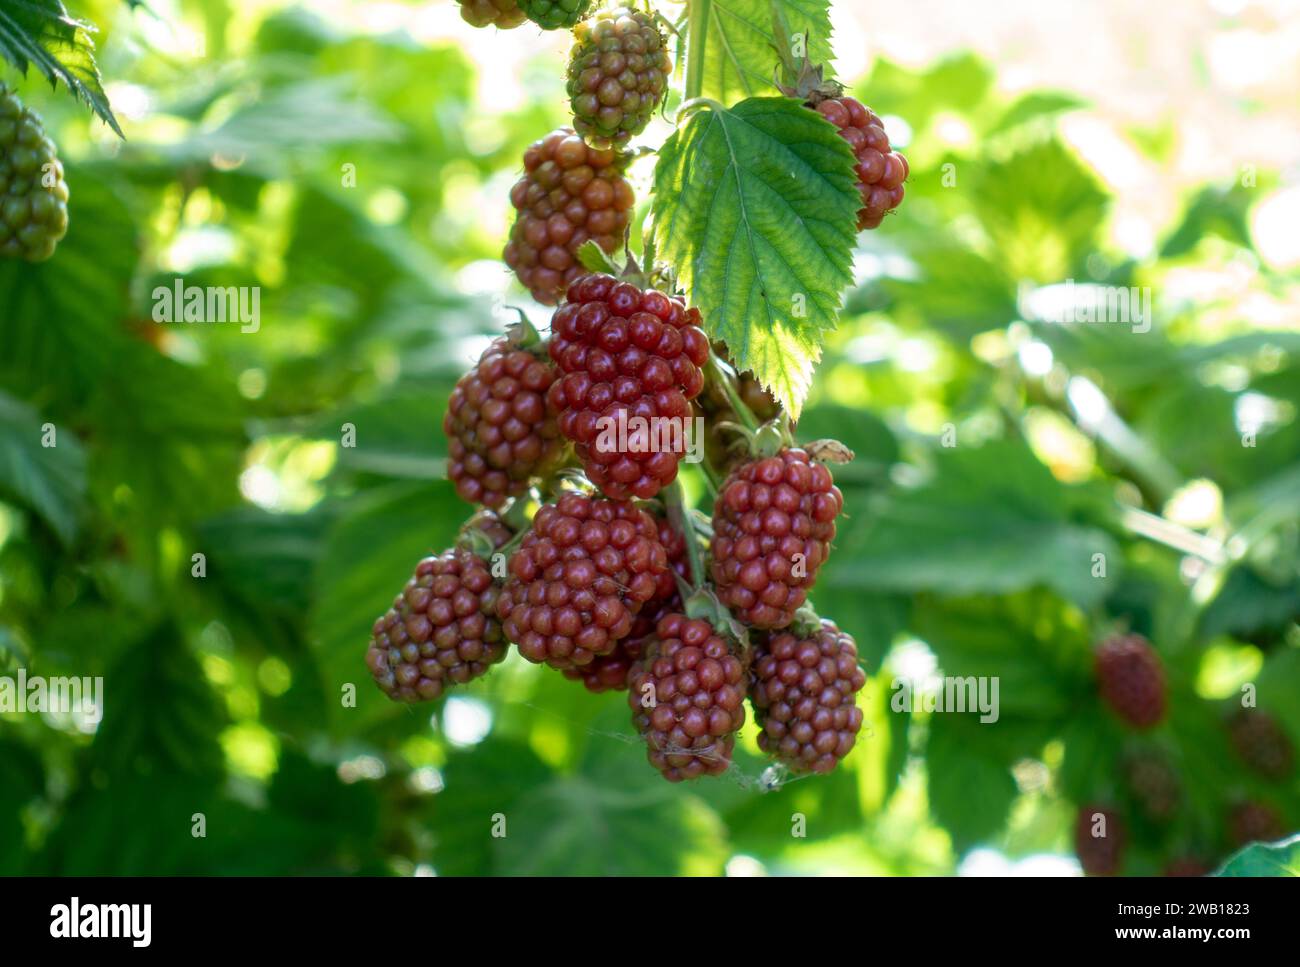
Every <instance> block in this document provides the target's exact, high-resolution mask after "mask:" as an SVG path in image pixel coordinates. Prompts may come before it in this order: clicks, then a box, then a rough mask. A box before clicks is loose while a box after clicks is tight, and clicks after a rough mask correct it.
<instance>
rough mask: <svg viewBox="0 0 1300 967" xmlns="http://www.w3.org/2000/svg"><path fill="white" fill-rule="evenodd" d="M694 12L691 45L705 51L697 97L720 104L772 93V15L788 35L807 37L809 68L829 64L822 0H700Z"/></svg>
mask: <svg viewBox="0 0 1300 967" xmlns="http://www.w3.org/2000/svg"><path fill="white" fill-rule="evenodd" d="M698 10H699V13H700V14H701V15H700V16H698V17H697V18H695V19H694V20H693V21H692V23H691V30H692V35H691V37H690V40H689V44H691V45H697V44H702V45H703V47H704V54H703V59H702V62H701V64H700V69H701V81H702V85H703V86H702V90H701V92H700V93H701V94H702V96H704V97H711V98H715V99H716V100H719V101H721V102H722V103H724V104H729V103H731V102H732V101H734V100H736V99H737V98H742V97H753V96H754V95H756V94H764V93H769V92H771V91H774V90H775V89H776V87H775V85H774V84H773V82H772V80H773V76H774V68H775V67H776V66H777V64H778V62H779V60H780V58H779V55H778V53H777V50H776V44H777V40H776V35H775V32H774V30H773V17H774V16H776V17H779V18H780V19H781V20H782V21H783V22H784V23H785V24H786V25H787V27H788V28H789V30H790V32H791V34H806V35H807V48H808V49H807V53H808V59H809V60H810V61H812V63H814V64H823V65H829V64H830V61H831V60H832V59H833V57H834V55H833V53H832V52H831V18H830V4H829V3H827V2H826V0H701V2H700V3H699V5H698Z"/></svg>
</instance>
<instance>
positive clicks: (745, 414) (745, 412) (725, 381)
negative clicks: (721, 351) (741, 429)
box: [709, 353, 759, 430]
mask: <svg viewBox="0 0 1300 967" xmlns="http://www.w3.org/2000/svg"><path fill="white" fill-rule="evenodd" d="M709 367H710V368H711V369H712V370H713V378H714V379H716V380H717V381H718V385H719V386H721V387H722V392H723V393H725V394H726V395H727V402H728V403H729V404H731V408H732V409H733V410H735V411H736V416H737V417H739V418H740V422H741V423H743V424H744V425H745V427H746V428H747V429H749V430H757V429H758V426H759V424H758V417H756V416H755V415H754V411H753V410H751V409H750V408H749V407H748V406H746V405H745V401H744V400H742V399H741V398H740V394H739V393H737V392H736V387H735V386H734V385H733V384H732V382H731V376H730V374H728V373H727V371H726V370H725V369H723V368H722V364H721V363H719V362H718V357H717V356H714V355H713V354H712V353H710V354H709Z"/></svg>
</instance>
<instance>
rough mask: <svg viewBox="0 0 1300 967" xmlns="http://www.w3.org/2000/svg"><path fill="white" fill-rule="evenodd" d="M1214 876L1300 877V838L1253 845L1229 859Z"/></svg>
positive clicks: (1294, 837) (1295, 837)
mask: <svg viewBox="0 0 1300 967" xmlns="http://www.w3.org/2000/svg"><path fill="white" fill-rule="evenodd" d="M1213 875H1214V876H1300V836H1292V837H1291V838H1290V839H1284V840H1282V841H1281V842H1279V843H1251V844H1250V845H1249V846H1247V847H1246V848H1245V849H1242V850H1239V851H1237V852H1236V853H1234V854H1232V856H1230V857H1228V860H1227V862H1225V863H1224V864H1223V865H1222V866H1221V867H1219V869H1218V870H1217V871H1216V872H1215V873H1214V874H1213Z"/></svg>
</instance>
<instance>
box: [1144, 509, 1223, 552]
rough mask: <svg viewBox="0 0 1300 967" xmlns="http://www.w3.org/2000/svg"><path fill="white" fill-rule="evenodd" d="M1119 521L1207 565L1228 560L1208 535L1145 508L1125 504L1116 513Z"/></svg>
mask: <svg viewBox="0 0 1300 967" xmlns="http://www.w3.org/2000/svg"><path fill="white" fill-rule="evenodd" d="M1120 521H1121V523H1123V525H1124V526H1125V527H1126V528H1127V529H1128V530H1130V531H1131V532H1132V533H1134V534H1137V535H1138V536H1139V537H1145V538H1147V540H1151V541H1155V542H1156V543H1158V544H1163V545H1164V546H1165V547H1170V548H1173V549H1174V550H1176V551H1182V552H1183V553H1184V554H1191V555H1193V556H1194V557H1199V558H1200V559H1201V560H1203V561H1205V562H1207V563H1209V564H1214V565H1219V564H1224V563H1226V562H1227V560H1228V556H1227V553H1226V552H1225V551H1224V549H1223V545H1222V544H1220V543H1219V542H1218V541H1216V540H1214V539H1213V538H1212V537H1206V536H1205V535H1203V534H1198V533H1196V531H1194V530H1189V529H1188V528H1186V527H1183V526H1182V525H1181V524H1175V523H1174V522H1173V521H1171V520H1168V519H1166V518H1164V517H1160V516H1158V515H1156V514H1150V513H1147V512H1146V511H1145V510H1139V509H1137V508H1136V507H1125V508H1124V509H1123V510H1121V512H1120Z"/></svg>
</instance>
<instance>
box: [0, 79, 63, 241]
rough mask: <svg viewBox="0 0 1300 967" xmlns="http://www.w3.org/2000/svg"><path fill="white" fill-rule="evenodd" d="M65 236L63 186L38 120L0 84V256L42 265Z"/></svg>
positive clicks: (53, 153) (59, 165)
mask: <svg viewBox="0 0 1300 967" xmlns="http://www.w3.org/2000/svg"><path fill="white" fill-rule="evenodd" d="M67 233H68V184H67V182H66V181H64V180H63V165H62V163H61V162H60V161H59V157H58V151H57V149H56V148H55V146H54V142H53V141H51V140H50V139H49V138H48V137H47V136H46V134H45V127H44V125H42V124H41V119H40V118H39V117H37V116H36V115H35V114H34V113H32V112H31V111H30V110H28V109H27V108H25V107H23V103H22V101H20V100H19V99H18V96H17V95H16V94H14V93H13V91H11V90H9V89H8V88H7V87H5V86H4V85H3V84H0V256H7V257H10V258H21V259H26V260H27V261H28V262H43V261H44V260H45V259H48V258H49V257H50V256H51V255H53V254H54V249H55V247H56V246H57V245H58V244H59V242H60V241H61V240H62V238H63V236H64V235H66V234H67Z"/></svg>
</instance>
